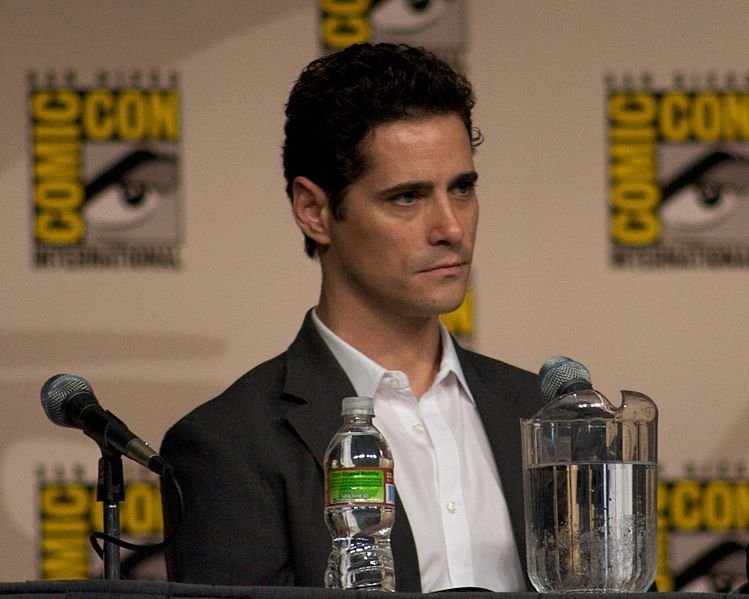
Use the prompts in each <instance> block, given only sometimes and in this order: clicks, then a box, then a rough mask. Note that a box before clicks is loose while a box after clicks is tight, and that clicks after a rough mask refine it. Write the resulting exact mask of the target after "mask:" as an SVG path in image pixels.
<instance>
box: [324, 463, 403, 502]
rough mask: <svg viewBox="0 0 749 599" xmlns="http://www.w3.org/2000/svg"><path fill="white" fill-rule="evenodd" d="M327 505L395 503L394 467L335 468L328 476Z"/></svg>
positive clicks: (329, 471)
mask: <svg viewBox="0 0 749 599" xmlns="http://www.w3.org/2000/svg"><path fill="white" fill-rule="evenodd" d="M325 482H326V486H327V489H326V494H325V496H326V505H329V506H330V505H341V504H347V503H384V504H390V505H393V504H395V485H394V484H393V470H392V468H333V469H330V470H328V473H327V477H326V480H325Z"/></svg>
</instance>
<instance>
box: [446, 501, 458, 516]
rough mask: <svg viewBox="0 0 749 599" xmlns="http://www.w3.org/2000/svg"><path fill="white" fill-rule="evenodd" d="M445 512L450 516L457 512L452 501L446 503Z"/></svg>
mask: <svg viewBox="0 0 749 599" xmlns="http://www.w3.org/2000/svg"><path fill="white" fill-rule="evenodd" d="M447 511H448V512H450V513H451V514H454V513H455V512H457V511H458V506H457V505H455V502H454V501H448V502H447Z"/></svg>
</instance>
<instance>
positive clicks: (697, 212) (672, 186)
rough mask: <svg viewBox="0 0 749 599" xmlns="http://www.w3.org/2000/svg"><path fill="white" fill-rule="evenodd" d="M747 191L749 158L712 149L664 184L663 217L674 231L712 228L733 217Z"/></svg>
mask: <svg viewBox="0 0 749 599" xmlns="http://www.w3.org/2000/svg"><path fill="white" fill-rule="evenodd" d="M747 191H749V159H747V158H745V157H743V156H739V155H737V154H732V153H729V152H725V151H722V150H716V151H711V152H710V153H708V154H706V155H704V156H703V157H701V158H700V159H699V160H697V161H695V162H693V163H691V164H690V165H688V166H687V167H686V168H685V169H683V170H682V171H680V172H679V173H678V174H677V175H676V176H675V177H673V178H672V179H671V180H670V181H668V182H667V183H666V184H665V185H664V186H663V199H662V200H661V209H660V216H661V219H662V221H663V224H664V225H665V226H668V227H670V228H672V229H674V230H681V231H698V230H705V229H710V228H711V227H714V226H716V225H718V224H720V223H722V222H723V221H725V220H726V219H728V218H729V217H730V215H731V214H732V213H733V212H734V210H735V209H736V207H737V205H738V203H739V202H740V201H742V199H744V197H745V196H746V194H747Z"/></svg>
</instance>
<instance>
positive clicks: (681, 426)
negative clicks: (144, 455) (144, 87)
mask: <svg viewBox="0 0 749 599" xmlns="http://www.w3.org/2000/svg"><path fill="white" fill-rule="evenodd" d="M748 22H749V12H747V9H746V5H745V4H744V3H743V2H740V1H726V2H720V3H713V2H701V1H684V2H674V1H671V0H663V1H661V2H649V1H647V2H646V1H633V2H601V1H597V0H596V1H581V0H577V1H570V2H557V1H537V2H531V3H528V2H521V1H519V0H518V1H505V0H473V1H471V2H470V5H469V51H468V60H467V67H468V71H469V74H470V75H471V77H472V79H473V81H474V83H475V86H476V91H477V95H478V99H479V104H478V109H477V113H476V123H477V124H478V125H479V126H480V127H481V128H482V130H483V132H484V134H485V137H486V141H485V143H484V145H483V146H482V147H481V149H480V151H479V154H478V156H477V165H478V169H479V171H480V173H481V181H480V187H479V191H480V198H481V202H482V204H481V210H482V215H481V226H480V232H479V235H480V242H479V246H478V250H477V253H478V256H477V260H476V266H475V284H476V293H477V316H476V319H477V335H476V341H475V346H476V347H477V349H478V350H480V351H482V352H484V353H488V354H491V355H494V356H498V357H501V358H503V359H505V360H508V361H511V362H514V363H516V364H518V365H520V366H523V367H526V368H528V369H531V370H537V368H538V367H539V365H540V364H541V363H542V362H543V361H544V360H545V359H546V358H547V357H548V356H550V355H552V354H556V353H564V354H568V355H572V356H574V357H576V358H578V359H580V360H582V361H584V362H585V363H586V364H587V365H588V366H589V368H590V370H591V371H592V373H593V376H594V382H595V383H596V386H597V387H598V388H599V389H600V390H601V391H603V392H604V393H606V394H607V395H608V396H609V397H610V398H611V399H614V400H616V399H617V396H618V390H619V389H621V388H630V389H636V390H640V391H643V392H645V393H648V394H649V395H651V396H652V397H653V398H654V399H655V401H656V402H657V403H658V405H659V407H660V409H661V423H662V424H661V428H660V433H661V461H662V463H663V465H664V470H665V471H666V472H670V473H672V475H678V474H680V473H681V472H682V468H683V466H684V464H685V463H686V462H688V461H697V462H705V461H710V460H720V459H722V458H724V457H726V456H728V457H730V458H731V459H733V458H734V456H735V457H736V458H740V459H745V458H746V457H747V454H749V435H747V434H746V431H747V430H749V404H748V403H747V400H746V389H747V387H748V386H749V385H748V383H749V374H747V372H748V369H747V368H746V367H745V365H744V363H743V360H744V358H745V355H746V350H747V347H748V346H749V343H748V341H747V332H746V322H747V321H749V307H748V306H749V302H747V299H746V298H747V296H749V273H747V272H745V271H744V272H742V271H705V270H702V271H691V272H673V271H672V272H668V271H663V272H660V271H654V272H635V271H627V272H617V271H612V270H611V269H610V268H609V267H608V265H607V243H608V239H607V232H606V219H607V204H606V185H607V183H606V145H605V143H606V139H605V112H604V110H605V105H604V99H605V87H604V75H605V73H607V72H613V73H618V74H624V73H630V74H633V75H637V76H639V74H640V73H642V72H643V71H646V70H647V71H650V72H652V73H653V74H654V75H655V76H656V80H657V81H660V82H661V83H662V84H663V85H666V86H667V85H669V84H670V83H671V77H672V75H673V73H675V72H680V71H681V72H686V73H692V72H696V73H698V74H704V73H706V72H708V71H711V70H714V71H716V72H718V73H719V74H723V73H727V72H736V73H738V74H739V75H741V76H742V77H743V76H744V74H745V73H746V72H747V71H749V65H747V63H746V56H747V50H749V42H747V37H746V29H747V24H748ZM316 23H317V21H316V9H315V3H314V2H313V1H312V0H309V1H306V0H253V1H246V0H211V1H207V0H206V1H198V0H181V1H176V0H175V1H171V0H170V1H158V2H146V1H144V0H141V1H134V2H126V3H118V2H113V1H94V0H78V1H72V0H68V1H63V2H58V1H52V0H6V1H5V2H3V3H2V4H0V81H2V89H1V90H0V98H1V99H2V102H1V103H0V124H1V125H2V128H1V130H2V132H3V135H2V138H3V143H2V144H0V197H1V198H2V200H1V202H2V203H1V205H2V207H3V210H4V211H5V212H4V218H2V219H1V220H0V248H1V249H2V255H3V260H2V261H1V262H0V307H1V308H2V309H0V380H1V381H2V383H1V387H0V397H1V398H2V405H3V407H4V416H3V418H2V419H1V420H0V580H22V579H28V578H34V577H35V576H36V570H35V567H36V566H35V557H34V556H35V550H36V549H35V541H34V538H35V537H34V535H35V532H34V526H35V509H36V508H35V506H34V503H33V501H34V497H35V496H34V484H35V482H34V481H35V472H36V469H37V467H38V466H39V465H45V466H46V467H47V468H48V469H52V470H54V468H55V467H66V468H69V467H70V466H71V465H73V464H83V465H84V466H85V467H86V468H87V469H88V470H89V472H90V473H93V472H94V470H95V467H96V459H97V457H98V453H97V451H96V448H95V446H94V444H93V443H92V442H90V441H89V440H88V439H86V438H85V437H84V436H83V435H81V434H80V433H78V432H77V431H69V430H64V429H60V428H57V427H55V426H54V425H52V424H51V423H49V422H48V421H47V419H46V418H45V416H44V414H43V412H42V410H41V407H40V405H39V399H38V397H39V390H40V387H41V385H42V384H43V383H44V381H45V380H46V379H47V378H48V377H49V376H51V375H52V374H55V373H57V372H63V371H68V372H73V373H76V374H80V375H82V376H85V377H86V378H87V379H89V380H90V381H91V382H92V384H93V386H94V389H95V390H96V393H97V395H98V397H99V398H100V400H101V401H102V403H103V404H104V405H105V407H107V408H109V409H110V410H112V411H114V412H115V413H117V414H118V415H119V416H120V417H122V418H123V419H124V420H126V421H127V422H128V424H129V425H130V426H131V428H132V429H133V430H135V431H136V432H138V433H139V434H140V435H141V436H142V437H144V438H146V439H149V440H150V441H151V442H152V443H153V444H158V443H159V442H160V439H161V436H162V435H163V433H164V431H165V430H166V428H167V426H168V425H169V424H170V423H171V422H173V421H174V420H176V419H177V418H178V417H179V416H180V415H182V414H184V413H185V412H186V411H188V410H189V409H190V408H192V407H194V406H195V405H197V404H198V403H200V402H202V401H204V400H206V399H208V398H210V397H211V396H212V395H214V394H216V393H218V392H219V391H221V390H222V389H223V388H224V387H225V386H226V385H228V384H229V383H230V382H231V381H233V380H234V379H235V378H236V377H237V376H239V375H240V374H242V373H243V372H244V371H245V370H247V369H248V368H249V367H251V366H252V365H254V364H256V363H258V362H259V361H261V360H263V359H265V358H267V357H270V356H272V355H274V354H276V353H278V352H280V351H282V350H283V349H284V348H285V346H286V345H287V344H288V342H289V341H290V339H291V337H292V335H293V334H294V332H295V330H296V329H297V327H298V325H299V323H300V322H301V318H302V315H303V313H304V311H305V310H306V309H307V308H308V307H309V306H311V305H313V304H314V302H315V298H316V294H317V285H318V273H317V265H316V264H315V263H313V262H310V261H309V260H308V259H306V258H305V256H304V255H303V253H302V251H301V237H300V235H299V234H298V233H297V232H296V230H295V228H294V225H293V222H292V220H291V218H290V215H289V211H288V208H287V200H286V198H285V195H284V193H283V182H282V177H281V174H280V159H279V153H280V145H281V142H282V123H283V120H282V106H283V103H284V101H285V98H286V95H287V93H288V90H289V88H290V85H291V82H292V81H293V79H294V77H295V76H296V74H297V73H298V71H299V70H300V68H301V67H302V66H303V65H304V64H306V63H307V62H308V61H309V60H311V59H312V58H313V57H315V56H316V55H317V53H318V47H317V42H316V37H315V35H316ZM153 67H157V68H161V69H163V70H164V71H165V72H168V71H170V70H172V69H174V70H176V71H177V72H179V74H180V81H181V83H180V88H181V90H182V93H183V109H182V113H183V117H184V118H183V123H184V130H183V141H182V158H183V189H184V203H185V207H186V209H185V213H186V217H185V245H184V252H183V261H184V267H183V268H182V270H181V271H179V272H156V271H153V272H134V271H120V272H59V271H35V270H34V269H32V267H31V253H30V246H31V236H30V235H31V234H30V230H31V229H30V221H29V181H30V174H29V158H28V154H29V153H28V147H27V138H28V128H27V118H28V117H27V112H26V105H25V98H26V93H27V89H26V74H27V72H28V71H29V70H30V69H39V70H41V71H42V72H44V71H45V70H47V69H55V70H58V71H63V70H65V69H67V68H73V69H75V70H77V71H78V73H79V77H80V79H82V80H85V79H88V78H90V77H93V74H94V73H95V72H96V71H97V70H98V69H100V68H108V69H118V68H122V69H125V70H131V69H136V68H143V69H146V70H150V69H151V68H153ZM747 235H749V232H748V233H747ZM91 476H93V474H91Z"/></svg>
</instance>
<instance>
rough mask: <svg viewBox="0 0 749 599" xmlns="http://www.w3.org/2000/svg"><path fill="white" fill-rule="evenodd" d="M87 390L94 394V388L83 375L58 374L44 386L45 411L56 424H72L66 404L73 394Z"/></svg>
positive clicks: (43, 400)
mask: <svg viewBox="0 0 749 599" xmlns="http://www.w3.org/2000/svg"><path fill="white" fill-rule="evenodd" d="M80 392H86V393H90V394H91V395H93V393H94V390H93V389H92V388H91V385H90V384H89V382H88V381H87V380H86V379H84V378H83V377H80V376H76V375H74V374H56V375H55V376H53V377H51V378H50V379H49V380H48V381H47V382H46V383H44V386H43V387H42V393H41V399H42V407H43V408H44V412H45V413H46V414H47V418H49V419H50V420H51V421H52V422H54V423H55V424H58V425H60V426H72V425H71V424H70V423H69V422H68V420H67V418H66V417H65V404H66V402H67V400H68V399H69V398H70V397H72V396H73V395H75V394H77V393H80Z"/></svg>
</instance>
